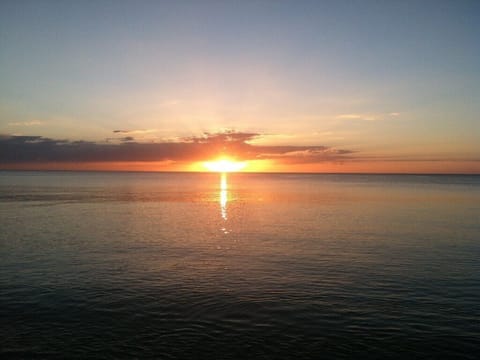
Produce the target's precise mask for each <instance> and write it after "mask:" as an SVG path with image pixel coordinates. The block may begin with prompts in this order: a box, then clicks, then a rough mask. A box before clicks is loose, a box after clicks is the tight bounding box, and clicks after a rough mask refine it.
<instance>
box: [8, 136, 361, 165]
mask: <svg viewBox="0 0 480 360" xmlns="http://www.w3.org/2000/svg"><path fill="white" fill-rule="evenodd" d="M119 132H121V133H122V134H124V132H122V131H119ZM261 136H262V135H261V134H259V133H254V132H237V131H233V130H229V131H225V132H221V133H204V134H203V135H202V136H192V137H186V138H181V139H177V140H176V141H169V142H138V141H135V138H134V137H133V136H125V137H123V138H121V139H119V140H120V142H118V143H108V142H107V143H97V142H90V141H69V140H58V139H50V138H46V137H42V136H5V135H4V136H0V164H14V163H42V162H114V161H118V162H129V161H174V162H193V161H205V160H209V159H212V158H215V157H218V156H220V155H222V154H224V155H229V156H232V157H234V158H236V159H238V160H254V159H271V160H277V161H280V162H285V163H317V162H326V161H341V160H347V159H349V158H350V157H351V155H352V154H353V153H354V152H353V151H352V150H344V149H335V148H331V147H327V146H321V145H319V146H294V145H279V146H266V145H254V144H250V143H249V141H250V140H253V139H255V138H258V137H261Z"/></svg>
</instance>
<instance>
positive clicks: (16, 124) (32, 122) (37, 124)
mask: <svg viewBox="0 0 480 360" xmlns="http://www.w3.org/2000/svg"><path fill="white" fill-rule="evenodd" d="M43 124H44V122H43V121H38V120H33V121H23V122H22V121H19V122H10V123H8V124H7V125H8V126H40V125H43Z"/></svg>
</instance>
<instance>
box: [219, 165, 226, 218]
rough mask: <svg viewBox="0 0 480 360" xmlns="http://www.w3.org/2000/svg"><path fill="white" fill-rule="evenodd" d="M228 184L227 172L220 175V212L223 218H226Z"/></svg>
mask: <svg viewBox="0 0 480 360" xmlns="http://www.w3.org/2000/svg"><path fill="white" fill-rule="evenodd" d="M227 202H228V184H227V174H226V173H222V174H221V175H220V213H221V215H222V219H223V220H225V221H226V220H227Z"/></svg>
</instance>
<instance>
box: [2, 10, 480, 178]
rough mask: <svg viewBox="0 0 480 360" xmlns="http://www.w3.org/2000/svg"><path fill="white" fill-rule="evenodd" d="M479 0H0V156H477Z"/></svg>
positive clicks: (463, 159) (397, 159) (345, 162)
mask: <svg viewBox="0 0 480 360" xmlns="http://www.w3.org/2000/svg"><path fill="white" fill-rule="evenodd" d="M479 39H480V1H475V0H472V1H467V0H465V1H460V0H459V1H453V0H452V1H440V0H435V1H427V0H425V1H320V0H315V1H273V0H272V1H199V0H196V1H8V0H2V1H1V2H0V168H1V169H96V170H181V171H183V170H205V169H204V168H202V167H201V164H202V163H203V162H204V161H209V160H213V159H216V158H219V157H221V156H228V157H230V158H231V159H236V160H238V161H246V162H247V163H248V164H249V165H247V166H246V167H245V170H246V171H311V172H407V173H425V172H427V173H428V172H434V173H439V172H442V173H443V172H447V173H448V172H456V173H480V116H479V114H480V41H479Z"/></svg>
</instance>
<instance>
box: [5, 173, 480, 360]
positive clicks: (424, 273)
mask: <svg viewBox="0 0 480 360" xmlns="http://www.w3.org/2000/svg"><path fill="white" fill-rule="evenodd" d="M479 258H480V177H479V176H447V175H442V176H413V175H299V174H298V175H297V174H270V175H267V174H229V175H228V176H227V177H226V178H224V179H223V182H222V179H221V177H220V175H219V174H178V173H171V174H165V173H101V172H98V173H88V172H85V173H77V172H8V171H3V172H0V338H1V347H0V355H1V357H2V358H15V359H16V358H28V359H30V358H53V359H57V358H58V359H63V358H69V359H75V358H89V359H92V358H99V359H110V358H162V359H169V358H171V359H196V358H198V359H237V358H238V359H251V358H260V359H281V358H295V359H313V358H327V359H330V358H331V359H342V358H348V359H360V358H375V359H384V358H390V359H396V358H403V359H406V358H408V359H418V358H431V359H439V358H457V359H460V358H462V359H477V358H478V354H479V353H480V260H479Z"/></svg>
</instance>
